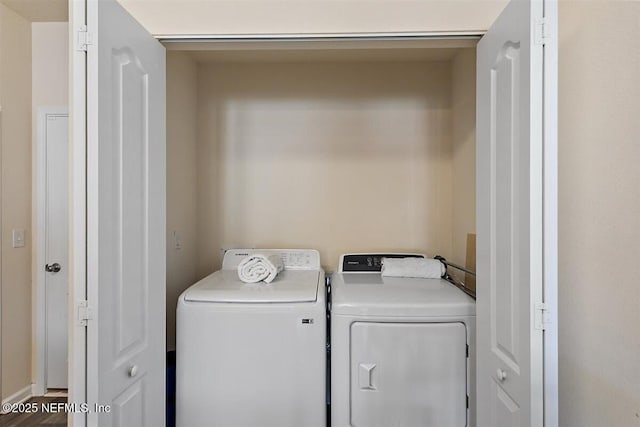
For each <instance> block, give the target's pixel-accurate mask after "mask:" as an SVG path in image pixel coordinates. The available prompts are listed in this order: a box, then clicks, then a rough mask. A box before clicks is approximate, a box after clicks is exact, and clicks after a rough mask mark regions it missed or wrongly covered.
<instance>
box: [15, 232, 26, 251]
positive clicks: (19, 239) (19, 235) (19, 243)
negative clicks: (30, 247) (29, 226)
mask: <svg viewBox="0 0 640 427" xmlns="http://www.w3.org/2000/svg"><path fill="white" fill-rule="evenodd" d="M13 247H14V248H23V247H24V230H13Z"/></svg>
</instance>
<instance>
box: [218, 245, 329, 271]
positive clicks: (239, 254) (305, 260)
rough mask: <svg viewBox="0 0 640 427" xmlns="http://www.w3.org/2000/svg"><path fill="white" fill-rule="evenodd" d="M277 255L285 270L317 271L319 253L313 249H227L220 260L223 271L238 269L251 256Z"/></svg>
mask: <svg viewBox="0 0 640 427" xmlns="http://www.w3.org/2000/svg"><path fill="white" fill-rule="evenodd" d="M274 253H277V254H279V255H280V258H282V263H283V264H284V268H285V269H287V270H319V269H320V253H319V252H318V251H317V250H315V249H229V250H227V251H226V252H225V253H224V259H223V260H222V269H223V270H232V269H236V268H238V264H240V262H241V261H242V260H243V259H245V258H246V257H248V256H251V255H253V254H264V255H271V254H274Z"/></svg>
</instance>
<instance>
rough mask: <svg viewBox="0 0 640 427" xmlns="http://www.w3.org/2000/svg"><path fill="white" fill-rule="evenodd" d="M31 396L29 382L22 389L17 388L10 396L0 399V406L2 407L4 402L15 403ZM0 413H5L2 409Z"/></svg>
mask: <svg viewBox="0 0 640 427" xmlns="http://www.w3.org/2000/svg"><path fill="white" fill-rule="evenodd" d="M30 397H31V384H29V385H28V386H26V387H25V388H23V389H22V390H18V391H17V392H15V393H13V394H12V395H11V396H9V397H7V398H6V399H3V400H2V406H3V407H4V406H5V405H6V404H16V403H22V402H24V401H25V400H27V399H29V398H30ZM0 414H6V412H5V411H4V410H0Z"/></svg>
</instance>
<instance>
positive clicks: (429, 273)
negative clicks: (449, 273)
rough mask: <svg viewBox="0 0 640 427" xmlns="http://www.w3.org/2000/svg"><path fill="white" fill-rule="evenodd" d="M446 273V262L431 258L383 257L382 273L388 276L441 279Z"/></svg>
mask: <svg viewBox="0 0 640 427" xmlns="http://www.w3.org/2000/svg"><path fill="white" fill-rule="evenodd" d="M444 273H445V267H444V264H442V263H441V262H440V261H438V260H437V259H430V258H383V259H382V275H383V276H386V277H417V278H420V279H439V278H441V277H442V275H443V274H444Z"/></svg>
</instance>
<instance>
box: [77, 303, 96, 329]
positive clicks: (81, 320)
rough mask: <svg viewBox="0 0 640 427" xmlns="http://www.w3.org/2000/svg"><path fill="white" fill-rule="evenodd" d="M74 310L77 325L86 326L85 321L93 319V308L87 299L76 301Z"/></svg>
mask: <svg viewBox="0 0 640 427" xmlns="http://www.w3.org/2000/svg"><path fill="white" fill-rule="evenodd" d="M76 312H77V313H78V325H80V326H87V321H89V320H92V319H93V308H92V307H90V306H89V302H88V301H87V300H83V301H78V303H77V304H76Z"/></svg>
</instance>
